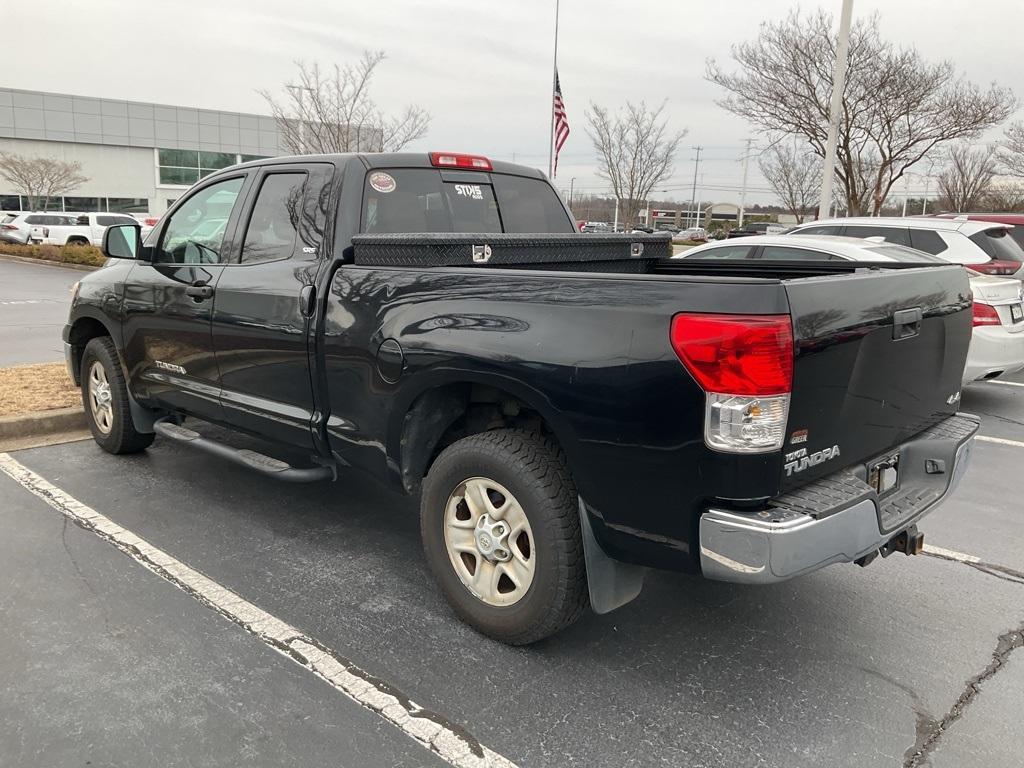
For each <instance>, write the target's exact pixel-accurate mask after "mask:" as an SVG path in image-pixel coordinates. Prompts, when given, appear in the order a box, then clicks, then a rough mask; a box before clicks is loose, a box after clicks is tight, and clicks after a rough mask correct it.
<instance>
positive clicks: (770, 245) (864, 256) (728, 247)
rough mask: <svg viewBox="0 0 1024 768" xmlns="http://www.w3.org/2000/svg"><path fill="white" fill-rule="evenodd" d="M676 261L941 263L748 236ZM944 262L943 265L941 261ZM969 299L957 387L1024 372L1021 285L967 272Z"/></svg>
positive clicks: (871, 245) (845, 245) (915, 254)
mask: <svg viewBox="0 0 1024 768" xmlns="http://www.w3.org/2000/svg"><path fill="white" fill-rule="evenodd" d="M674 258H677V259H739V260H753V261H835V260H844V261H873V262H886V261H899V262H927V263H934V262H936V261H945V260H944V259H942V258H940V257H936V256H931V255H929V254H926V253H922V252H921V251H917V250H914V249H913V248H907V247H906V246H902V245H894V244H892V243H888V242H873V241H871V240H868V241H865V240H860V239H858V238H853V237H836V236H828V235H817V236H815V235H805V236H804V237H800V238H794V237H793V236H792V235H754V236H752V237H745V238H743V239H742V240H723V241H720V242H717V243H708V244H707V245H698V246H697V247H695V248H691V249H690V250H688V251H686V252H684V253H681V254H679V255H678V256H675V257H674ZM946 263H948V262H946ZM967 271H968V274H969V275H970V284H971V293H972V295H973V298H974V328H973V332H972V334H971V346H970V348H969V350H968V352H967V366H966V367H965V368H964V375H963V383H964V384H970V383H971V382H972V381H979V380H982V379H993V378H996V377H997V376H1002V375H1003V374H1008V373H1014V372H1016V371H1019V370H1021V369H1024V284H1022V283H1021V281H1020V280H1016V279H1013V278H1009V277H995V276H992V275H983V274H979V273H978V272H975V271H973V270H972V269H968V270H967Z"/></svg>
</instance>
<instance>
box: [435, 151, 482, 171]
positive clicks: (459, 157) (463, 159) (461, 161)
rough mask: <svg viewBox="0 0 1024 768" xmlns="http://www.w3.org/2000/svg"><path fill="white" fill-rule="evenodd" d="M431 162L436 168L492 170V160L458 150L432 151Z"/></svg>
mask: <svg viewBox="0 0 1024 768" xmlns="http://www.w3.org/2000/svg"><path fill="white" fill-rule="evenodd" d="M430 164H431V165H433V166H434V167H435V168H470V169H472V170H474V171H489V170H491V161H490V160H488V159H487V158H486V157H482V156H480V155H463V154H460V153H458V152H431V153H430Z"/></svg>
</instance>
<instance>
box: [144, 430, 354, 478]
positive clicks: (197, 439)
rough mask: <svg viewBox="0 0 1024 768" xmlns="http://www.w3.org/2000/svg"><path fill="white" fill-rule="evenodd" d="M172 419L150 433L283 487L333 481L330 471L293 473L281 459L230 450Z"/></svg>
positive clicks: (310, 469) (288, 465) (332, 472)
mask: <svg viewBox="0 0 1024 768" xmlns="http://www.w3.org/2000/svg"><path fill="white" fill-rule="evenodd" d="M171 418H172V417H165V418H163V419H159V420H158V421H156V422H155V423H154V424H153V431H154V432H156V433H157V434H158V435H160V436H162V437H166V438H169V439H170V440H174V441H176V442H179V443H182V444H185V445H189V446H191V447H193V448H198V449H199V450H201V451H206V452H207V453H212V454H213V455H214V456H220V457H221V458H222V459H227V460H228V461H233V462H234V463H235V464H241V465H242V466H243V467H248V468H249V469H255V470H256V471H257V472H259V473H261V474H264V475H266V476H267V477H272V478H274V479H275V480H283V481H284V482H286V483H312V482H315V481H317V480H332V479H333V478H334V470H333V469H332V468H331V467H309V468H308V469H296V468H295V467H293V466H292V465H291V464H288V463H287V462H284V461H281V460H280V459H274V458H271V457H270V456H264V455H263V454H262V453H256V451H250V450H248V449H240V448H232V447H230V446H228V445H224V444H223V443H218V442H217V441H216V440H210V439H209V438H206V437H203V436H202V435H200V434H199V433H198V432H194V431H193V430H191V429H188V428H186V427H183V426H181V425H180V424H176V423H174V422H173V421H171V420H170V419H171Z"/></svg>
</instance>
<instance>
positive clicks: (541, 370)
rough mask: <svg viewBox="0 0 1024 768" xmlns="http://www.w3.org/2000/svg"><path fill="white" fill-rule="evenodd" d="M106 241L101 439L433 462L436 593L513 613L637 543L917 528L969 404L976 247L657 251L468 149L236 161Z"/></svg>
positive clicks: (245, 454) (532, 616)
mask: <svg viewBox="0 0 1024 768" xmlns="http://www.w3.org/2000/svg"><path fill="white" fill-rule="evenodd" d="M104 250H105V253H106V254H107V256H108V257H110V258H109V260H108V262H107V264H106V266H104V267H103V268H102V269H100V270H98V271H96V272H94V273H92V274H90V275H89V276H87V277H85V278H84V279H83V280H82V281H81V282H80V284H79V285H78V287H77V290H76V293H75V296H74V301H73V304H72V308H71V314H70V319H69V321H68V324H67V326H66V328H65V329H64V341H65V342H66V351H67V360H68V366H69V370H70V373H71V376H72V377H73V378H74V380H75V381H76V382H77V383H79V384H80V385H81V387H82V395H83V401H84V404H85V408H86V412H87V414H88V419H89V423H90V426H91V429H92V433H93V435H94V437H95V439H96V442H97V443H99V445H100V446H101V447H102V448H103V449H105V450H106V451H108V452H110V453H113V454H120V453H129V452H133V451H141V450H144V449H145V448H146V447H147V446H149V445H150V444H151V443H152V442H153V440H154V435H160V436H161V437H162V438H164V439H168V440H174V441H178V442H180V443H181V444H183V445H190V446H193V447H194V448H196V449H201V450H206V451H209V452H212V453H214V454H217V455H219V456H221V457H223V458H224V459H225V460H229V461H234V462H238V463H240V464H243V465H245V466H247V467H249V468H251V469H253V470H255V471H258V472H261V473H263V474H265V475H269V476H272V477H276V478H279V479H280V480H283V481H292V482H303V481H321V480H324V481H330V480H332V479H337V477H338V473H339V469H341V468H344V467H354V468H359V469H363V470H366V471H368V472H370V473H372V474H374V475H376V476H377V477H379V478H383V479H385V480H386V481H389V482H392V483H394V484H395V485H396V486H397V487H399V488H401V489H403V490H404V491H405V492H407V493H409V494H418V495H419V496H420V497H421V499H422V501H421V519H422V537H423V546H424V550H425V553H426V559H427V561H428V563H429V566H430V569H431V571H432V572H433V574H434V576H435V577H436V579H437V582H438V583H439V585H440V587H441V589H442V590H443V592H444V594H445V595H446V597H447V599H448V600H449V602H450V603H451V605H452V606H453V608H454V609H455V611H456V612H458V614H459V615H460V616H461V617H462V618H463V619H464V620H466V621H467V622H468V623H470V624H471V625H472V626H474V627H476V628H477V629H479V630H480V631H481V632H484V633H486V634H488V635H490V636H492V637H495V638H498V639H500V640H503V641H505V642H509V643H519V644H521V643H529V642H532V641H535V640H538V639H540V638H543V637H545V636H547V635H550V634H552V633H554V632H556V631H557V630H559V629H560V628H562V627H565V626H567V625H568V624H569V623H571V622H572V621H574V620H575V619H576V618H577V617H578V616H579V615H580V614H581V612H582V611H583V610H584V609H585V608H586V606H587V605H588V603H589V604H590V605H591V606H592V607H593V608H594V610H596V611H598V612H606V611H609V610H612V609H613V608H616V607H617V606H619V605H622V604H623V603H625V602H627V601H629V600H631V599H632V598H633V597H635V596H636V595H637V594H638V592H639V591H640V588H641V585H642V580H643V574H644V573H645V570H646V569H647V568H650V567H654V568H663V569H676V570H682V571H688V572H694V573H701V574H703V575H704V576H706V577H708V578H712V579H724V580H729V581H737V582H747V583H751V584H755V583H756V584H763V583H769V582H774V581H779V580H782V579H787V578H790V577H793V576H797V575H800V574H804V573H807V572H810V571H813V570H815V569H817V568H821V567H823V566H825V565H829V564H831V563H838V562H854V561H855V562H857V563H859V564H861V565H866V564H867V563H868V562H870V561H871V560H872V559H874V558H875V556H877V555H878V554H879V553H881V554H883V555H888V554H890V553H892V552H903V553H905V554H916V553H917V552H918V551H919V550H920V548H921V546H922V536H921V534H920V532H919V531H918V530H917V526H916V523H917V522H918V521H919V520H920V519H921V517H922V516H923V515H924V514H925V513H926V512H928V511H930V510H931V509H934V508H935V506H936V505H937V504H938V503H939V502H941V501H942V500H943V499H944V498H946V497H947V496H948V494H949V493H950V492H951V491H952V490H953V488H954V486H955V485H956V483H957V481H958V480H959V478H960V476H961V474H962V473H963V471H964V469H965V467H966V465H967V463H968V458H969V452H970V448H971V444H972V437H973V435H974V433H975V432H976V430H977V427H978V422H977V419H975V418H974V417H971V416H966V415H962V414H958V413H957V406H958V403H959V394H960V393H959V389H960V376H961V371H962V369H963V367H964V361H965V357H966V354H967V347H968V343H969V340H970V337H971V315H972V313H971V296H970V290H969V288H968V282H967V276H966V274H965V273H964V270H963V269H962V268H960V267H958V266H954V265H948V266H947V265H935V264H933V263H928V264H921V265H914V264H911V265H901V266H903V267H908V268H900V269H881V268H878V266H877V265H871V264H862V263H861V264H856V263H852V262H794V263H763V262H751V263H746V264H741V263H733V262H714V261H708V260H705V261H692V260H691V261H686V260H671V259H670V258H669V257H670V256H671V245H670V243H669V241H668V240H667V238H666V237H665V236H663V235H646V234H627V235H615V234H609V235H592V234H579V233H576V232H575V227H574V223H573V219H572V216H571V214H570V212H569V210H568V209H567V208H566V206H565V204H564V203H563V202H562V201H561V200H560V199H559V197H558V196H557V194H556V193H555V191H554V190H553V188H552V187H551V185H550V184H549V183H548V181H547V180H546V179H545V177H544V176H543V175H542V174H540V173H538V172H537V171H534V170H531V169H527V168H523V167H521V166H516V165H511V164H506V163H500V162H494V163H492V162H490V161H489V160H488V159H487V158H484V157H480V156H474V155H462V154H453V153H431V154H429V155H428V154H425V153H424V154H379V155H374V154H365V155H337V156H310V157H297V158H277V159H272V160H261V161H257V162H254V163H247V164H243V165H238V166H235V167H232V168H228V169H225V170H223V171H219V172H217V173H214V174H211V175H209V176H207V177H206V178H204V179H203V180H201V181H200V182H199V183H198V184H196V185H195V186H193V187H192V188H191V189H190V190H189V191H188V192H187V193H186V194H184V195H183V196H182V197H181V199H179V200H178V201H177V202H176V203H175V205H174V206H173V207H172V208H171V209H170V210H169V211H168V212H167V214H166V215H165V216H164V217H163V218H162V220H161V221H160V223H159V224H158V225H157V226H156V227H155V228H154V229H153V231H152V232H151V233H150V234H149V235H148V236H147V238H146V240H145V242H141V240H140V237H139V232H138V230H137V229H136V228H134V227H132V226H130V225H129V226H114V227H110V228H109V229H108V230H107V232H106V235H105V239H104ZM186 418H188V419H192V420H194V421H201V422H212V423H215V424H218V425H221V426H222V427H227V428H229V429H230V430H235V431H237V432H240V433H246V434H247V435H249V436H256V437H258V438H261V439H262V440H263V441H264V443H260V444H265V445H266V448H265V453H264V452H262V451H261V452H259V453H257V452H254V451H253V450H251V449H243V448H238V447H233V446H235V445H237V444H239V443H242V444H252V441H251V440H247V441H237V440H230V439H225V440H221V441H218V440H216V439H213V438H211V437H210V435H211V434H214V435H216V434H218V431H217V430H212V431H211V430H206V429H203V428H202V427H198V428H197V430H198V431H197V430H193V429H190V428H189V427H187V426H184V425H183V421H184V420H185V419H186ZM194 425H195V424H194V423H193V426H194ZM220 433H221V434H222V433H223V430H220ZM295 456H299V457H303V461H297V460H296V459H295V458H294V457H295ZM281 457H291V458H290V461H289V462H286V461H284V460H282V458H281ZM348 471H349V470H345V471H344V472H348ZM284 492H285V491H282V493H284Z"/></svg>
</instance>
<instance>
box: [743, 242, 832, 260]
mask: <svg viewBox="0 0 1024 768" xmlns="http://www.w3.org/2000/svg"><path fill="white" fill-rule="evenodd" d="M761 258H762V259H763V260H766V261H838V260H839V259H838V258H837V257H836V256H833V255H832V254H829V253H823V252H822V251H812V250H811V249H809V248H790V247H789V246H788V245H766V246H764V247H763V248H762V249H761Z"/></svg>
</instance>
